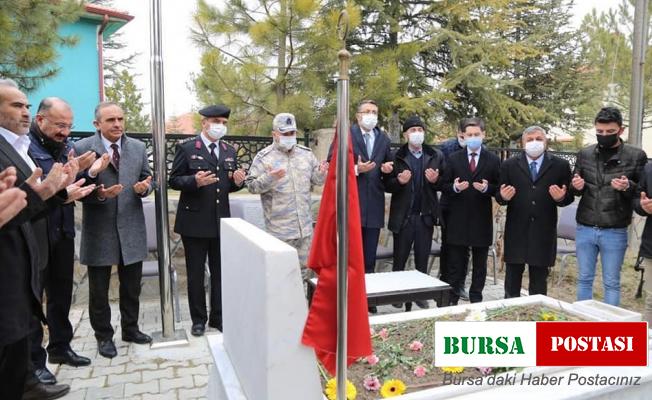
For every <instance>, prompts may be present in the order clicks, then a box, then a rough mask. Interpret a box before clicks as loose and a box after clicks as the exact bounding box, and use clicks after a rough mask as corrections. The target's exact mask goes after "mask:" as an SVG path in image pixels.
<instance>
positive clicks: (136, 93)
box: [105, 69, 152, 132]
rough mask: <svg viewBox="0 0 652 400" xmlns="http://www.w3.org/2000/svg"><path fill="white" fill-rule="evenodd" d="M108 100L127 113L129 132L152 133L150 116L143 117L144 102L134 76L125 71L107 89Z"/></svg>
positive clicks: (126, 122)
mask: <svg viewBox="0 0 652 400" xmlns="http://www.w3.org/2000/svg"><path fill="white" fill-rule="evenodd" d="M105 94H106V99H107V100H109V101H114V102H116V103H118V104H120V106H121V107H122V110H123V111H124V113H125V127H126V129H127V130H128V131H129V132H151V130H152V125H151V122H150V119H149V115H143V114H142V111H143V107H144V105H143V100H142V96H141V94H140V90H139V89H138V87H136V84H135V83H134V76H133V75H131V74H130V73H129V71H128V70H126V69H123V70H122V71H120V72H118V75H117V76H116V77H115V79H114V80H113V84H112V85H111V86H108V87H107V88H106V93H105Z"/></svg>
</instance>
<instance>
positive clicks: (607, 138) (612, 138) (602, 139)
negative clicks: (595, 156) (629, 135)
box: [595, 134, 618, 149]
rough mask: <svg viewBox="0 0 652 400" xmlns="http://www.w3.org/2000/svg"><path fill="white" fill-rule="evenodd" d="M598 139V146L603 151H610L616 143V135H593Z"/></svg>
mask: <svg viewBox="0 0 652 400" xmlns="http://www.w3.org/2000/svg"><path fill="white" fill-rule="evenodd" d="M595 137H596V138H598V145H600V147H602V148H603V149H610V148H612V147H614V146H615V145H616V143H618V135H617V134H613V135H595Z"/></svg>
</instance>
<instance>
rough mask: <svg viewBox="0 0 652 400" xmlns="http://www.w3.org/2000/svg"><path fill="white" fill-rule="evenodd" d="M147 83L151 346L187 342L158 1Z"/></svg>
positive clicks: (154, 4)
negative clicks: (175, 272)
mask: <svg viewBox="0 0 652 400" xmlns="http://www.w3.org/2000/svg"><path fill="white" fill-rule="evenodd" d="M149 17H150V85H151V102H152V143H153V147H154V179H155V189H154V194H155V199H156V217H157V218H156V242H157V247H158V277H159V289H160V294H161V323H162V332H155V333H154V334H153V338H154V343H153V344H152V348H156V347H167V346H176V345H181V344H188V340H187V337H186V332H185V331H175V329H174V310H173V307H172V288H171V286H170V237H169V224H168V193H167V162H166V156H165V109H164V102H163V100H164V97H163V57H162V54H161V49H162V45H161V0H152V2H151V6H150V12H149Z"/></svg>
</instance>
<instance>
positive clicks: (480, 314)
mask: <svg viewBox="0 0 652 400" xmlns="http://www.w3.org/2000/svg"><path fill="white" fill-rule="evenodd" d="M486 320H487V313H486V312H484V311H483V310H473V311H471V312H469V315H467V316H466V318H464V321H486Z"/></svg>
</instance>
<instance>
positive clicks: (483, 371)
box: [478, 367, 493, 375]
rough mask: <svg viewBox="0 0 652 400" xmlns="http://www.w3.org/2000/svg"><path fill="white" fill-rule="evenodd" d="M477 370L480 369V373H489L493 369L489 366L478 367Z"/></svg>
mask: <svg viewBox="0 0 652 400" xmlns="http://www.w3.org/2000/svg"><path fill="white" fill-rule="evenodd" d="M478 371H480V373H481V374H482V375H489V374H490V373H491V371H493V368H491V367H478Z"/></svg>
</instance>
